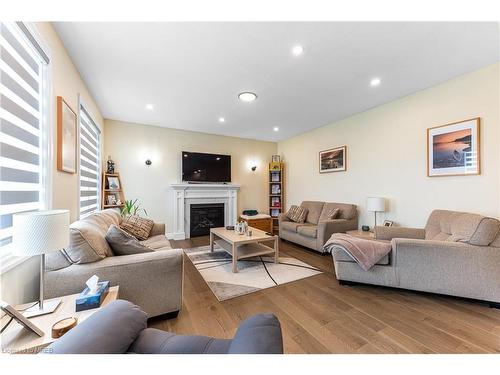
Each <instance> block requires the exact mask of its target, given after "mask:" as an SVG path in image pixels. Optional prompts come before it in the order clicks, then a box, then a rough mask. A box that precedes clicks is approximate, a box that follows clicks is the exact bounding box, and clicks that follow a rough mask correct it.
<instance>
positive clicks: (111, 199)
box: [106, 194, 117, 206]
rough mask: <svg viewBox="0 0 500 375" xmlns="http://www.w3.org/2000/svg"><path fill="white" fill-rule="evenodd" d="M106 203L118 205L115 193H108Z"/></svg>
mask: <svg viewBox="0 0 500 375" xmlns="http://www.w3.org/2000/svg"><path fill="white" fill-rule="evenodd" d="M106 203H107V204H108V206H116V205H117V202H116V197H115V196H114V195H113V194H110V195H107V196H106Z"/></svg>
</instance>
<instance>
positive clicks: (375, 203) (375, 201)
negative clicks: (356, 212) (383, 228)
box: [366, 197, 385, 212]
mask: <svg viewBox="0 0 500 375" xmlns="http://www.w3.org/2000/svg"><path fill="white" fill-rule="evenodd" d="M366 209H367V210H368V211H371V212H384V211H385V198H380V197H368V198H367V199H366Z"/></svg>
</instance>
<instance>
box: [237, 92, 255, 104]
mask: <svg viewBox="0 0 500 375" xmlns="http://www.w3.org/2000/svg"><path fill="white" fill-rule="evenodd" d="M238 99H240V100H241V101H242V102H253V101H254V100H255V99H257V95H256V94H254V93H253V92H249V91H246V92H241V93H239V94H238Z"/></svg>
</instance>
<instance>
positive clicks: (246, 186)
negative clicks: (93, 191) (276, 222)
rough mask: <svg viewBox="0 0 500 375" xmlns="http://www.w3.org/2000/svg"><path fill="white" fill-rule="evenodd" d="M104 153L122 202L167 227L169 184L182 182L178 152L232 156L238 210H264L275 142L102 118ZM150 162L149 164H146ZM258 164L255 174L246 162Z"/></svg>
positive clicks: (266, 203)
mask: <svg viewBox="0 0 500 375" xmlns="http://www.w3.org/2000/svg"><path fill="white" fill-rule="evenodd" d="M104 132H105V137H104V138H105V143H104V155H105V157H106V158H107V155H111V157H112V159H113V160H114V161H115V163H116V170H117V171H118V172H120V176H121V180H122V185H123V188H124V191H125V198H126V199H135V198H138V199H139V201H140V202H141V203H142V206H143V207H144V208H145V209H146V210H147V212H148V214H149V216H150V217H151V218H153V219H154V220H158V221H162V222H166V224H167V232H169V231H170V230H171V229H172V217H171V215H169V213H171V212H172V198H171V196H170V195H169V194H170V188H169V187H170V184H172V183H179V182H181V151H196V152H207V153H220V154H229V155H231V175H232V182H233V183H235V184H240V185H241V190H240V192H239V194H238V209H239V211H240V212H241V210H242V209H245V208H255V209H258V210H261V211H263V212H267V211H268V207H267V205H268V198H267V194H268V191H267V188H268V185H267V178H268V176H267V163H268V162H269V161H270V160H271V155H273V154H275V153H276V147H277V145H276V143H273V142H262V141H255V140H250V139H243V138H234V137H224V136H218V135H210V134H204V133H196V132H189V131H182V130H174V129H167V128H161V127H155V126H147V125H138V124H130V123H123V122H118V121H112V120H105V123H104ZM148 158H150V159H151V160H152V162H153V164H152V165H151V166H149V167H148V166H146V165H145V160H146V159H148ZM252 160H255V161H256V162H257V166H258V167H257V170H256V171H255V172H253V171H251V169H250V162H251V161H252Z"/></svg>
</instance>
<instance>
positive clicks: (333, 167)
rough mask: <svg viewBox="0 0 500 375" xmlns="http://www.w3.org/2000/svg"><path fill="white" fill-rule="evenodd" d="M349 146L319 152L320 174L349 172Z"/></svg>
mask: <svg viewBox="0 0 500 375" xmlns="http://www.w3.org/2000/svg"><path fill="white" fill-rule="evenodd" d="M346 155H347V146H342V147H337V148H331V149H329V150H324V151H320V152H319V173H329V172H341V171H345V170H347V163H346Z"/></svg>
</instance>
